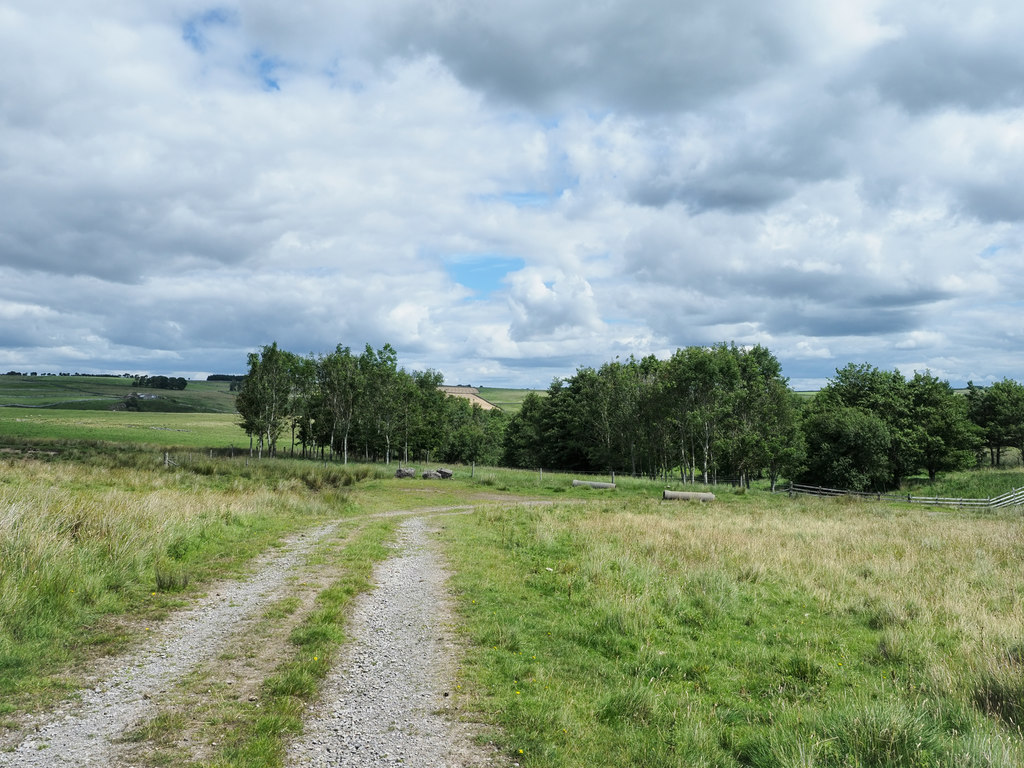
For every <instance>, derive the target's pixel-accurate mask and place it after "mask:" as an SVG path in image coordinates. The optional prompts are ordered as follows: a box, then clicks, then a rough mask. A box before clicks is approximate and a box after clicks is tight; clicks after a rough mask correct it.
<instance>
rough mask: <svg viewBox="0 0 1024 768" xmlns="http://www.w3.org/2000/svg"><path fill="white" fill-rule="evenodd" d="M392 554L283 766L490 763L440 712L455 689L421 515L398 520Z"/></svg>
mask: <svg viewBox="0 0 1024 768" xmlns="http://www.w3.org/2000/svg"><path fill="white" fill-rule="evenodd" d="M398 546H399V548H400V552H399V554H398V555H396V556H394V557H391V558H390V559H388V560H386V561H385V562H383V563H382V564H380V565H379V566H378V567H377V569H376V571H375V576H374V580H375V583H376V584H377V586H376V588H375V589H374V590H373V591H372V592H369V593H366V594H364V595H362V596H361V597H360V598H359V599H358V600H357V603H356V606H355V609H354V612H353V616H352V621H351V624H350V627H349V629H348V630H347V633H348V635H349V636H350V637H351V638H353V639H352V641H351V642H350V643H349V644H348V645H347V646H346V648H345V651H344V653H343V658H342V662H341V663H340V664H339V665H338V666H337V667H336V668H335V670H334V671H332V673H331V674H330V675H329V677H328V679H327V681H326V682H325V685H324V689H323V693H322V696H321V699H320V701H319V703H317V704H315V705H313V706H312V710H311V712H310V717H309V719H308V722H307V723H306V727H305V734H304V735H303V736H302V737H301V738H300V739H299V740H298V741H296V742H295V743H294V744H293V745H292V746H291V748H290V749H289V752H288V759H287V764H288V765H289V766H290V767H291V768H336V767H338V766H386V765H406V766H424V767H426V766H430V768H470V767H475V766H487V765H496V764H499V762H500V759H499V758H498V756H497V755H496V753H495V751H494V750H493V749H487V748H484V747H480V746H478V745H476V744H475V743H474V742H473V731H472V728H471V726H470V725H468V724H466V723H461V722H458V721H456V720H455V719H453V718H452V717H450V715H446V714H445V710H446V705H447V704H449V703H450V698H449V696H450V694H451V693H452V690H453V688H454V685H455V661H454V656H455V652H454V651H455V639H454V635H453V633H452V630H451V627H452V623H453V618H452V615H453V614H452V607H451V602H450V598H449V596H448V594H447V591H446V581H447V578H448V574H447V572H446V571H445V570H444V567H443V565H442V560H441V557H440V555H439V554H438V553H437V551H436V548H435V547H436V545H435V544H434V542H433V541H431V537H430V529H429V521H428V520H427V519H425V518H423V517H414V518H411V519H409V520H406V521H405V522H404V523H403V524H402V526H401V528H400V535H399V540H398Z"/></svg>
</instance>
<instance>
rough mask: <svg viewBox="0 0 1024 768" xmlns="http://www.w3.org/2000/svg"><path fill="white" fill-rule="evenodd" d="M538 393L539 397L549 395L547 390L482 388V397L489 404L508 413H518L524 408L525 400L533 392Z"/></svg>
mask: <svg viewBox="0 0 1024 768" xmlns="http://www.w3.org/2000/svg"><path fill="white" fill-rule="evenodd" d="M535 391H536V392H537V394H538V395H540V396H541V397H544V396H546V395H547V392H546V391H545V390H539V391H537V390H532V389H502V388H500V387H480V397H482V398H483V399H484V400H486V401H487V402H489V403H493V404H494V405H496V406H498V407H499V408H501V410H503V411H505V412H506V413H509V414H512V413H518V412H519V409H520V408H522V407H523V400H525V399H526V396H527V395H528V394H530V393H531V392H535Z"/></svg>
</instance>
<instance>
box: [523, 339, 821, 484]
mask: <svg viewBox="0 0 1024 768" xmlns="http://www.w3.org/2000/svg"><path fill="white" fill-rule="evenodd" d="M799 426H800V422H799V409H798V406H797V403H796V401H795V400H794V397H793V395H792V393H791V392H790V390H789V388H788V383H787V380H786V379H785V378H784V377H783V376H782V371H781V367H780V365H779V362H778V360H776V358H775V357H774V355H772V354H771V352H769V351H768V350H767V349H765V348H764V347H762V346H756V347H752V348H749V349H744V348H740V347H737V346H735V345H726V344H717V345H714V346H712V347H687V348H686V349H680V350H677V351H676V352H675V354H673V355H672V356H671V357H670V358H669V359H668V360H659V359H657V358H656V357H654V356H649V357H644V358H643V359H640V360H638V359H636V358H634V357H630V358H629V359H628V360H625V361H620V360H615V361H612V362H608V363H605V364H604V365H602V366H601V367H600V368H597V369H595V368H580V369H579V370H577V372H576V374H575V375H574V376H571V377H569V378H567V379H556V380H555V381H554V382H553V383H552V384H551V386H550V388H549V389H548V392H547V397H539V396H537V395H535V394H531V395H528V396H527V398H526V400H525V401H524V402H523V407H522V410H521V411H520V412H519V413H518V414H516V415H515V416H514V417H513V418H512V419H511V420H510V422H509V425H508V428H507V430H506V434H505V453H504V457H503V458H504V461H505V463H506V464H508V465H510V466H515V467H531V466H544V467H553V468H561V469H571V470H577V471H592V472H593V471H601V472H620V473H628V474H632V475H647V476H649V477H652V478H656V477H663V478H666V479H667V478H669V476H670V475H671V474H672V473H678V476H679V478H680V480H683V481H686V482H700V481H703V482H717V481H718V479H719V478H720V477H721V478H725V477H728V478H730V479H736V480H739V481H741V482H743V483H749V481H750V479H752V478H755V477H762V476H766V477H768V478H769V480H771V482H772V485H773V487H774V484H775V483H776V482H777V481H778V479H779V478H780V477H781V476H784V475H785V476H787V477H791V476H792V473H793V472H794V471H796V470H797V469H799V467H800V463H801V461H802V458H803V450H802V445H803V441H802V437H801V434H800V429H799Z"/></svg>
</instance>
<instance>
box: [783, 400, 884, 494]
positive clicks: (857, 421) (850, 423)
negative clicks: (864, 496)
mask: <svg viewBox="0 0 1024 768" xmlns="http://www.w3.org/2000/svg"><path fill="white" fill-rule="evenodd" d="M803 431H804V436H805V439H806V442H807V469H806V471H805V472H804V473H803V475H802V476H801V477H800V479H801V481H803V482H806V483H814V484H816V485H822V486H825V487H828V488H844V489H848V490H851V491H866V490H882V489H884V488H885V487H886V486H887V483H888V481H889V478H890V465H889V460H888V449H889V446H890V444H891V437H890V435H889V431H888V429H887V428H886V425H885V422H883V421H882V419H880V418H879V417H878V416H876V415H875V414H873V413H871V412H869V411H867V410H864V409H862V408H851V407H849V406H844V405H839V406H834V407H829V408H820V407H819V408H815V409H814V410H813V411H812V412H811V413H809V414H808V416H807V417H806V418H805V419H804V423H803Z"/></svg>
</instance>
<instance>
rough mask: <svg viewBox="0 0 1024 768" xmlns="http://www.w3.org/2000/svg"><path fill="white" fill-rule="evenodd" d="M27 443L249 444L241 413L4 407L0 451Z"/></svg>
mask: <svg viewBox="0 0 1024 768" xmlns="http://www.w3.org/2000/svg"><path fill="white" fill-rule="evenodd" d="M26 440H28V441H42V442H46V441H57V442H65V443H66V442H68V441H72V442H82V441H103V442H108V443H112V444H117V443H124V444H128V445H131V446H147V447H151V448H167V447H184V448H192V449H199V450H209V449H216V450H230V449H231V447H232V446H234V447H235V449H237V450H239V451H241V450H242V449H243V448H245V449H248V445H249V441H248V438H247V437H246V436H245V433H244V432H243V431H242V430H241V429H240V428H239V426H238V416H237V415H235V414H227V413H161V412H155V413H146V412H132V411H91V410H86V411H75V410H71V409H64V408H60V409H51V408H30V409H26V408H0V448H3V447H5V446H8V445H12V444H20V443H23V442H24V441H26ZM55 447H60V446H55Z"/></svg>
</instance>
